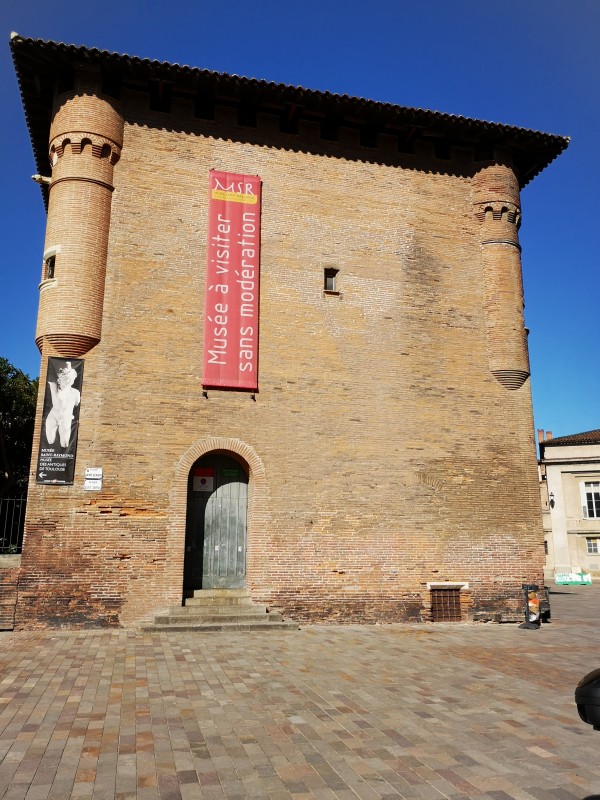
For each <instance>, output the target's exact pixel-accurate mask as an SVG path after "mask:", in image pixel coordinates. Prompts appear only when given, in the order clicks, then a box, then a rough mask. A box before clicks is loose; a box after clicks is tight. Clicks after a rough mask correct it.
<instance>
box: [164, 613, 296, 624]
mask: <svg viewBox="0 0 600 800" xmlns="http://www.w3.org/2000/svg"><path fill="white" fill-rule="evenodd" d="M154 619H155V622H156V624H157V625H171V624H172V625H180V624H184V623H185V624H186V625H188V624H190V623H192V624H200V623H213V622H214V623H221V622H237V623H244V624H246V625H248V624H254V623H255V622H265V621H267V622H270V623H273V622H281V620H282V616H281V614H277V613H276V612H274V613H271V614H265V613H263V614H260V613H256V612H254V613H248V614H232V613H229V614H220V613H219V614H196V613H190V614H178V613H176V612H175V610H174V609H173V610H171V611H170V612H169V613H167V614H158V615H157V616H156V617H155V618H154Z"/></svg>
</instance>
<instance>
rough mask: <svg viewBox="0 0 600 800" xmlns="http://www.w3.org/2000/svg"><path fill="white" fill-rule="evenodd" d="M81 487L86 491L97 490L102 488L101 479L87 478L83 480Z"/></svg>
mask: <svg viewBox="0 0 600 800" xmlns="http://www.w3.org/2000/svg"><path fill="white" fill-rule="evenodd" d="M83 488H84V489H85V491H86V492H99V491H100V489H102V481H98V480H93V479H91V478H87V479H86V480H85V481H84V482H83Z"/></svg>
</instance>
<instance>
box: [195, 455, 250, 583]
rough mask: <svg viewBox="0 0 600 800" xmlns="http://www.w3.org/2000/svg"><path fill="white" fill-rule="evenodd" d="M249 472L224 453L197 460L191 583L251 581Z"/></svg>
mask: <svg viewBox="0 0 600 800" xmlns="http://www.w3.org/2000/svg"><path fill="white" fill-rule="evenodd" d="M247 504H248V476H247V475H246V471H245V469H244V467H243V466H242V465H241V464H240V463H239V462H238V461H236V460H235V459H233V458H231V457H230V456H227V455H224V454H223V453H210V454H208V455H206V456H203V457H202V458H201V459H200V460H199V461H197V462H196V463H195V464H194V466H193V467H192V469H191V471H190V478H189V484H188V503H187V524H186V553H185V565H184V588H185V589H188V590H190V589H200V588H202V589H212V588H217V587H222V588H228V589H235V588H241V587H243V586H244V585H245V575H246V510H247Z"/></svg>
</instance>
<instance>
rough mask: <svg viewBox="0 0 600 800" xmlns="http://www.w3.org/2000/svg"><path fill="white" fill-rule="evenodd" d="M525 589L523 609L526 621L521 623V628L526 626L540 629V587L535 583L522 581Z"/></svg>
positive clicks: (529, 628) (522, 586) (530, 628)
mask: <svg viewBox="0 0 600 800" xmlns="http://www.w3.org/2000/svg"><path fill="white" fill-rule="evenodd" d="M521 588H522V589H523V595H524V597H523V610H524V612H525V622H523V623H522V624H521V625H519V628H526V629H528V630H539V627H540V599H539V597H538V589H539V588H540V587H539V586H538V585H537V584H535V583H522V584H521Z"/></svg>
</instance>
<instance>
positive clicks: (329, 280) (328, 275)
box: [323, 267, 339, 293]
mask: <svg viewBox="0 0 600 800" xmlns="http://www.w3.org/2000/svg"><path fill="white" fill-rule="evenodd" d="M338 272H339V270H338V269H333V268H332V267H326V268H325V269H324V270H323V289H324V290H325V291H326V292H335V293H337V291H338V288H337V276H338Z"/></svg>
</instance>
